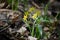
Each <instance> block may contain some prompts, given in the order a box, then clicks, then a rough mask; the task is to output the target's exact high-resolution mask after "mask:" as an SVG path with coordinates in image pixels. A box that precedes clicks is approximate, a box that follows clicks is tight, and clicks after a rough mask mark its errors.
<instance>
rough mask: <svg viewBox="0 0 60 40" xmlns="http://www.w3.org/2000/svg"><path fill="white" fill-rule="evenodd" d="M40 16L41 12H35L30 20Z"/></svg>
mask: <svg viewBox="0 0 60 40" xmlns="http://www.w3.org/2000/svg"><path fill="white" fill-rule="evenodd" d="M40 14H41V11H38V10H37V11H36V12H35V14H33V16H32V18H33V19H36V18H37V17H38V16H40Z"/></svg>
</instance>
